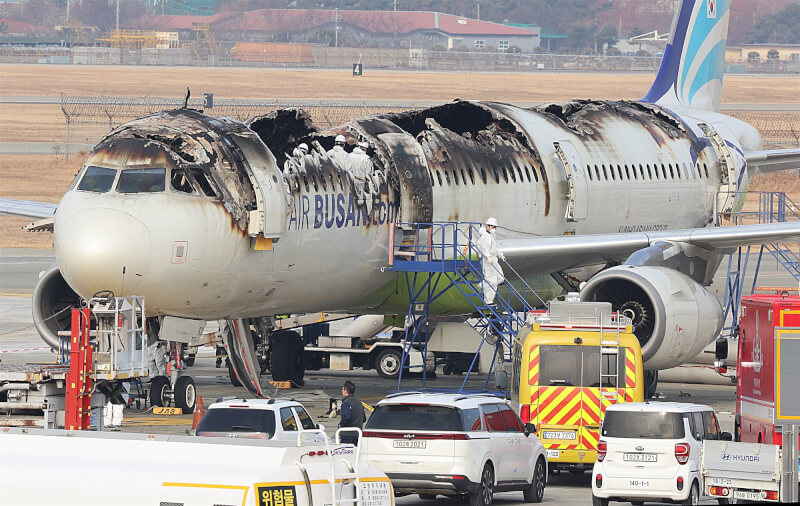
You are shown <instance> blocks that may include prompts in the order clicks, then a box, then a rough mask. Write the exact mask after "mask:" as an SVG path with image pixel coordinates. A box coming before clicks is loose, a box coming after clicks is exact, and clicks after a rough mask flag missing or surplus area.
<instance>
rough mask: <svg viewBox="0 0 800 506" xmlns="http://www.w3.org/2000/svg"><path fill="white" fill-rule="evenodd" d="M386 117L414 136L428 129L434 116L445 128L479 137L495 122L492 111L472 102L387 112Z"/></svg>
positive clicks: (460, 133)
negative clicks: (396, 112) (482, 131)
mask: <svg viewBox="0 0 800 506" xmlns="http://www.w3.org/2000/svg"><path fill="white" fill-rule="evenodd" d="M385 117H386V118H387V119H389V120H390V121H392V123H394V124H395V125H397V126H398V127H400V128H402V129H403V130H405V131H406V132H408V133H410V134H411V135H413V136H414V137H416V136H417V135H418V134H419V133H420V132H422V131H423V130H427V129H428V126H427V125H426V123H425V120H427V119H428V118H433V119H434V120H436V123H438V124H439V125H441V126H442V127H443V128H446V129H448V130H450V131H452V132H455V133H457V134H458V135H461V136H464V137H469V138H475V137H477V136H478V134H479V132H480V131H481V130H486V128H487V127H489V125H491V124H492V123H494V122H495V120H494V118H493V117H492V113H491V112H489V111H487V110H486V109H484V108H483V107H480V106H477V105H475V104H473V103H471V102H452V103H449V104H444V105H440V106H436V107H431V108H428V109H423V110H421V111H409V112H404V113H398V114H387V115H386V116H385ZM465 134H467V135H465Z"/></svg>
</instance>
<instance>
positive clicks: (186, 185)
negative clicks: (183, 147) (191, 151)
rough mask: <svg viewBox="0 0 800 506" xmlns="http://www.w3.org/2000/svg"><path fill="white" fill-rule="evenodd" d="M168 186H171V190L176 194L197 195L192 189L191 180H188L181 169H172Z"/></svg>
mask: <svg viewBox="0 0 800 506" xmlns="http://www.w3.org/2000/svg"><path fill="white" fill-rule="evenodd" d="M170 185H171V186H172V189H173V190H175V191H177V192H181V193H189V194H192V195H196V194H197V190H195V189H194V186H193V185H192V181H191V179H189V176H188V175H187V174H186V171H185V170H183V169H172V176H170Z"/></svg>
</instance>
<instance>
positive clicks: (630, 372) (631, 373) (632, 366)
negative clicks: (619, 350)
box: [625, 348, 636, 388]
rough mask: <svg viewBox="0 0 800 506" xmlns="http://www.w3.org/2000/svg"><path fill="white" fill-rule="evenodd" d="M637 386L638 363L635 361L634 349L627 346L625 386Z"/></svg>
mask: <svg viewBox="0 0 800 506" xmlns="http://www.w3.org/2000/svg"><path fill="white" fill-rule="evenodd" d="M635 386H636V363H635V362H634V355H633V350H632V349H630V348H625V387H627V388H634V387H635Z"/></svg>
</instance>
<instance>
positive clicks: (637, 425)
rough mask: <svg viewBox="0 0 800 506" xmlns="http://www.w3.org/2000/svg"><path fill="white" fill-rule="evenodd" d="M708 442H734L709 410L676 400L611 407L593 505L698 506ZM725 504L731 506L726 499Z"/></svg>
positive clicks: (602, 435) (595, 473) (594, 475)
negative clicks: (675, 505)
mask: <svg viewBox="0 0 800 506" xmlns="http://www.w3.org/2000/svg"><path fill="white" fill-rule="evenodd" d="M704 439H725V440H728V441H730V440H731V439H733V438H732V437H731V434H730V433H729V432H720V430H719V423H718V422H717V415H716V413H714V410H713V409H711V408H710V407H708V406H703V405H700V404H685V403H676V402H628V403H624V404H615V405H612V406H609V407H608V408H607V409H606V414H605V418H604V419H603V425H602V427H601V429H600V440H599V441H598V444H597V462H595V464H594V470H593V471H592V504H593V505H594V506H607V505H608V502H609V501H630V502H631V503H633V504H642V503H643V502H644V501H662V500H664V499H666V500H668V501H671V502H680V503H682V504H687V505H688V504H698V502H699V501H700V499H701V493H702V492H703V490H704V487H703V477H702V476H701V474H700V449H701V447H702V445H703V440H704ZM720 504H727V501H726V500H724V499H721V500H720Z"/></svg>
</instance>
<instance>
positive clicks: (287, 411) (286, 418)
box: [281, 408, 297, 432]
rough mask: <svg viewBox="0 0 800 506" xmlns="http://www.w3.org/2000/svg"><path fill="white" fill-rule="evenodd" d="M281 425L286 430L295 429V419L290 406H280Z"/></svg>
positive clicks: (291, 430)
mask: <svg viewBox="0 0 800 506" xmlns="http://www.w3.org/2000/svg"><path fill="white" fill-rule="evenodd" d="M281 426H283V430H284V431H287V432H293V431H296V430H297V421H296V420H295V419H294V414H293V413H292V409H291V408H281Z"/></svg>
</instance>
